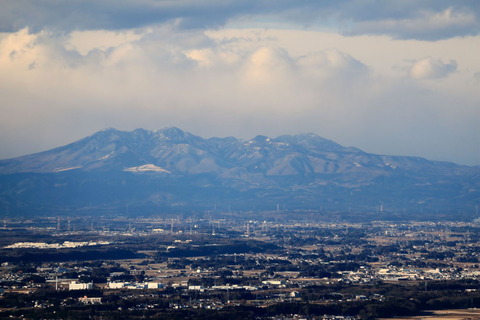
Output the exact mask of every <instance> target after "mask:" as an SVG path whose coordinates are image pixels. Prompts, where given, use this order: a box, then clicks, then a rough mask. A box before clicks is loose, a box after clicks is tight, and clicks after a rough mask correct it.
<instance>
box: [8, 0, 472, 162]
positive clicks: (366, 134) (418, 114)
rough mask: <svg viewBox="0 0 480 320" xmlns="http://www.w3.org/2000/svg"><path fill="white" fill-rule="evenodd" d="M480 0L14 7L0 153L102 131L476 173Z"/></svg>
mask: <svg viewBox="0 0 480 320" xmlns="http://www.w3.org/2000/svg"><path fill="white" fill-rule="evenodd" d="M479 14H480V3H479V2H478V1H473V0H472V1H455V2H452V1H438V0H435V1H434V0H430V1H422V2H418V1H373V2H372V1H363V0H348V1H335V2H331V1H294V2H290V1H250V0H248V1H241V2H238V1H225V0H224V1H216V0H211V1H202V2H196V1H183V0H181V1H174V2H172V1H153V0H150V1H100V2H99V1H68V2H63V1H50V2H36V1H10V0H6V1H3V2H2V10H1V12H0V96H1V97H2V99H1V100H0V112H1V114H2V117H1V119H0V136H1V137H2V138H1V139H0V158H2V159H4V158H9V157H16V156H20V155H24V154H29V153H33V152H39V151H43V150H46V149H50V148H53V147H57V146H60V145H64V144H67V143H70V142H72V141H74V140H77V139H79V138H82V137H84V136H87V135H90V134H92V133H94V132H96V131H98V130H100V129H103V128H109V127H114V128H117V129H119V130H133V129H135V128H146V129H151V130H154V129H158V128H160V127H162V126H164V125H173V126H178V127H180V128H182V129H185V130H188V131H190V132H192V133H194V134H197V135H200V136H203V137H210V136H218V137H225V136H231V135H233V136H236V137H240V138H251V137H253V136H255V135H259V134H264V135H267V136H272V137H275V136H278V135H282V134H297V133H302V132H313V133H315V134H318V135H320V136H323V137H325V138H328V139H332V140H334V141H336V142H338V143H341V144H342V145H346V146H355V147H358V148H361V149H362V150H365V151H367V152H370V153H378V154H396V155H414V156H421V157H425V158H428V159H432V160H444V161H452V162H456V163H459V164H467V165H478V164H480V150H479V145H480V130H479V129H478V119H480V108H479V101H480V90H479V89H480V60H479V58H478V52H479V49H480V35H479V33H480V22H479Z"/></svg>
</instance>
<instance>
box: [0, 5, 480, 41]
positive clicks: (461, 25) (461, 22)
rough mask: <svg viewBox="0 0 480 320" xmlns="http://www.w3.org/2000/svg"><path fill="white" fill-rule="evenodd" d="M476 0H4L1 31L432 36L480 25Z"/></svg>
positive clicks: (467, 32) (451, 34) (454, 34)
mask: <svg viewBox="0 0 480 320" xmlns="http://www.w3.org/2000/svg"><path fill="white" fill-rule="evenodd" d="M479 16H480V3H479V2H478V1H476V0H463V1H456V2H452V1H447V0H425V1H420V2H419V1H411V0H406V1H396V0H384V1H366V0H337V1H309V0H297V1H286V0H280V1H278V0H265V1H257V0H244V1H234V0H207V1H201V2H198V1H193V0H177V1H169V0H142V1H131V0H104V1H95V0H71V1H60V0H49V1H35V0H5V1H3V2H2V10H1V12H0V32H1V31H3V32H15V31H18V30H19V29H23V28H25V27H28V28H29V29H30V30H32V31H35V32H37V31H40V30H43V29H49V30H62V31H66V32H70V31H73V30H98V29H103V30H123V29H131V28H141V27H145V26H149V25H155V24H163V23H175V24H177V26H178V27H180V28H183V29H205V28H216V27H220V26H223V25H225V24H226V23H228V22H232V21H237V22H238V21H243V22H244V23H247V24H255V23H257V24H258V23H259V21H261V22H262V23H265V22H267V23H277V24H278V23H285V22H289V23H291V24H293V25H297V26H298V27H329V28H332V27H333V28H334V29H337V30H342V31H343V32H345V33H346V34H353V35H359V34H382V35H389V36H392V37H394V38H399V39H422V40H438V39H445V38H450V37H457V36H466V35H476V34H478V33H479V32H480V21H479Z"/></svg>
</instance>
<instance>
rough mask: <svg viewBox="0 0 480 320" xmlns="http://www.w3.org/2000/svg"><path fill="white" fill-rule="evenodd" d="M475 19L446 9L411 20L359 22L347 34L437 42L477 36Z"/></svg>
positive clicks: (426, 11) (471, 13)
mask: <svg viewBox="0 0 480 320" xmlns="http://www.w3.org/2000/svg"><path fill="white" fill-rule="evenodd" d="M478 25H479V20H478V17H477V16H476V15H475V13H474V12H472V11H467V10H463V9H460V10H458V9H455V8H452V7H449V8H447V9H445V10H443V11H440V12H438V11H431V10H420V11H419V12H418V14H416V15H414V16H407V17H401V18H388V19H379V20H369V21H360V22H358V23H356V24H355V25H354V27H352V28H351V29H349V30H348V31H347V34H350V35H354V34H385V35H390V36H392V37H394V38H397V39H421V40H430V41H431V40H439V39H445V38H449V37H455V36H458V35H464V36H465V35H472V34H478V32H479V31H480V27H479V26H478Z"/></svg>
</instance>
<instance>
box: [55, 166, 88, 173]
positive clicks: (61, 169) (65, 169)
mask: <svg viewBox="0 0 480 320" xmlns="http://www.w3.org/2000/svg"><path fill="white" fill-rule="evenodd" d="M80 168H81V166H78V167H70V168H56V169H53V170H52V172H63V171H70V170H75V169H80Z"/></svg>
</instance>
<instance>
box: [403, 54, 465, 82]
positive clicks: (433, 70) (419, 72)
mask: <svg viewBox="0 0 480 320" xmlns="http://www.w3.org/2000/svg"><path fill="white" fill-rule="evenodd" d="M456 70H457V62H456V61H455V60H451V61H450V62H449V63H444V62H442V61H441V60H436V59H433V58H431V57H427V58H424V59H421V60H418V61H415V62H414V63H413V65H412V66H411V68H410V72H409V74H410V77H412V78H413V79H440V78H444V77H447V76H448V75H450V74H451V73H453V72H455V71H456Z"/></svg>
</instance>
